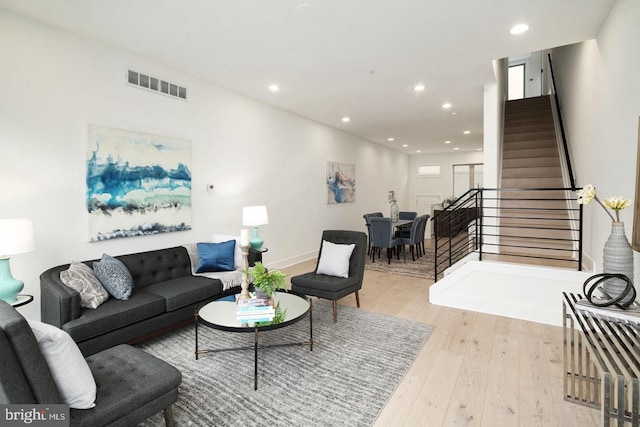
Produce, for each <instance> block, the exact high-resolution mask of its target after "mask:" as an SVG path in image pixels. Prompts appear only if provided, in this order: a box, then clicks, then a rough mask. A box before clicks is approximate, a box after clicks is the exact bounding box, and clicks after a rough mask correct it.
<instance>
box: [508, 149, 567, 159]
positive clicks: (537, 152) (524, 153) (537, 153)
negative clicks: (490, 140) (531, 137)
mask: <svg viewBox="0 0 640 427" xmlns="http://www.w3.org/2000/svg"><path fill="white" fill-rule="evenodd" d="M555 156H558V148H557V147H553V148H528V149H523V150H502V159H503V160H504V159H524V158H530V157H555Z"/></svg>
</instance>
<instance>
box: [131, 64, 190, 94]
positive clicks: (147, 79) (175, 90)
mask: <svg viewBox="0 0 640 427" xmlns="http://www.w3.org/2000/svg"><path fill="white" fill-rule="evenodd" d="M127 83H128V84H130V85H132V86H136V87H140V88H142V89H147V90H150V91H152V92H156V93H161V94H164V95H167V96H171V97H173V98H178V99H182V100H185V101H186V100H187V88H186V87H183V86H180V85H178V84H176V83H170V82H167V81H164V80H161V79H159V78H157V77H151V76H149V75H147V74H142V73H139V72H137V71H133V70H127Z"/></svg>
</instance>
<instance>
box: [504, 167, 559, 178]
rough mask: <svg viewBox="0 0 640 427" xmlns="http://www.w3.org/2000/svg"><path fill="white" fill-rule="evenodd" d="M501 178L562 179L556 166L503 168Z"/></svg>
mask: <svg viewBox="0 0 640 427" xmlns="http://www.w3.org/2000/svg"><path fill="white" fill-rule="evenodd" d="M502 178H503V179H504V178H534V179H535V178H562V169H560V167H558V166H545V167H542V166H538V167H520V168H503V169H502Z"/></svg>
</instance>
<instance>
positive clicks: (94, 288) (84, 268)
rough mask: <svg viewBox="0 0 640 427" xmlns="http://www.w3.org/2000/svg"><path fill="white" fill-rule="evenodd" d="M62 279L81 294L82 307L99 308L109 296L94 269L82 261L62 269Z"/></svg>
mask: <svg viewBox="0 0 640 427" xmlns="http://www.w3.org/2000/svg"><path fill="white" fill-rule="evenodd" d="M60 280H61V281H62V283H64V284H65V285H66V286H68V287H70V288H71V289H74V290H75V291H76V292H78V293H79V294H80V305H81V306H82V307H85V308H98V306H99V305H100V304H102V303H103V302H105V301H106V300H107V299H108V298H109V293H108V292H107V291H106V290H105V289H104V288H103V287H102V285H101V284H100V281H99V280H98V278H97V277H96V275H95V274H93V270H92V269H91V268H90V267H89V266H88V265H86V264H83V263H81V262H72V263H71V265H70V266H69V269H67V270H64V271H61V272H60Z"/></svg>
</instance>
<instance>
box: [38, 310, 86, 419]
mask: <svg viewBox="0 0 640 427" xmlns="http://www.w3.org/2000/svg"><path fill="white" fill-rule="evenodd" d="M27 322H28V323H29V326H31V330H32V331H33V335H35V337H36V340H37V341H38V346H39V347H40V351H42V355H43V356H44V359H45V360H46V362H47V365H48V366H49V371H51V376H53V381H54V382H55V383H56V386H58V391H59V392H60V396H61V397H62V400H63V402H64V403H66V404H67V405H69V406H70V407H71V408H74V409H90V408H93V407H94V406H96V405H95V400H96V391H97V387H96V381H95V379H94V378H93V374H92V373H91V369H90V368H89V365H88V364H87V361H86V360H85V358H84V356H82V353H81V352H80V349H79V348H78V346H77V345H76V343H75V342H74V341H73V339H72V338H71V336H69V334H68V333H66V332H65V331H63V330H62V329H58V328H56V327H55V326H53V325H48V324H46V323H42V322H38V321H37V320H27Z"/></svg>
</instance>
